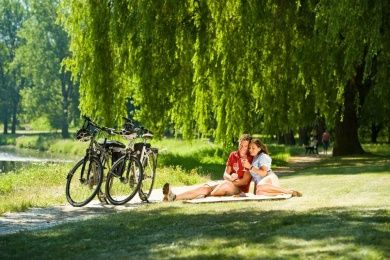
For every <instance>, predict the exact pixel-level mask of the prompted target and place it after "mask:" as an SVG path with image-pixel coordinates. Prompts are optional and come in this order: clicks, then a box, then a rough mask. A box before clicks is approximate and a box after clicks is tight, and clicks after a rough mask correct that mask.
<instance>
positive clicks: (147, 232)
mask: <svg viewBox="0 0 390 260" xmlns="http://www.w3.org/2000/svg"><path fill="white" fill-rule="evenodd" d="M381 149H382V150H383V152H384V153H385V154H386V153H388V151H390V146H387V147H382V148H381ZM206 151H207V149H206ZM193 152H195V151H193ZM164 167H165V166H164ZM176 170H177V172H173V173H172V174H173V175H176V174H181V173H183V176H187V175H188V174H187V173H186V170H183V169H178V168H176ZM194 171H195V170H194ZM194 174H195V175H197V176H202V175H201V174H199V173H198V172H195V173H194ZM31 177H32V176H31ZM280 179H281V184H282V186H284V187H287V188H295V189H297V190H300V191H302V192H303V194H304V196H303V197H301V198H292V199H289V200H281V201H263V202H242V203H238V202H237V203H220V204H200V205H191V204H185V203H181V202H174V203H156V204H151V205H145V206H143V207H140V208H137V209H134V210H131V211H129V212H123V213H117V214H110V215H107V216H103V217H99V218H95V219H91V220H86V221H80V222H77V223H70V224H64V225H61V226H57V227H54V228H51V229H47V230H42V231H31V232H23V233H19V234H13V235H4V236H2V237H1V240H0V258H4V259H7V258H32V259H38V258H39V259H41V258H64V257H65V258H83V259H84V258H86V259H94V258H101V259H103V258H114V259H116V258H135V259H142V258H152V259H156V258H158V259H160V258H181V259H182V258H190V259H202V258H207V259H210V258H213V259H214V258H216V259H229V258H238V259H254V258H257V259H258V258H264V259H276V258H278V259H280V258H282V259H284V258H292V259H318V258H320V259H328V258H341V259H389V257H390V247H389V245H390V208H389V200H388V198H389V195H390V158H389V157H386V156H382V155H381V156H375V155H366V156H360V157H337V158H332V157H328V158H327V159H325V160H324V161H322V162H321V163H320V164H318V165H316V166H314V167H309V168H305V169H304V170H300V171H298V172H295V173H293V174H287V175H284V176H280Z"/></svg>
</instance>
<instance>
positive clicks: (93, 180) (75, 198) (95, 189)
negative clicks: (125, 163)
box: [66, 117, 126, 207]
mask: <svg viewBox="0 0 390 260" xmlns="http://www.w3.org/2000/svg"><path fill="white" fill-rule="evenodd" d="M84 119H85V120H84V124H83V126H82V128H81V129H80V130H79V131H78V132H77V135H76V138H77V139H78V140H80V141H82V142H88V141H89V146H88V148H87V150H86V153H85V156H84V158H82V159H81V160H80V161H79V162H77V163H76V165H75V166H74V167H73V168H72V169H71V170H70V172H69V173H68V175H67V182H66V199H67V200H68V202H69V203H70V204H71V205H72V206H75V207H82V206H84V205H86V204H88V203H89V202H90V201H91V200H92V199H93V198H94V197H95V196H96V194H98V198H99V200H100V201H101V202H107V200H106V196H105V194H104V193H103V192H102V191H101V186H102V182H103V180H104V169H105V168H111V167H110V166H111V164H112V163H113V162H114V161H116V159H117V158H119V157H121V156H122V155H123V154H124V148H125V147H126V146H125V145H124V144H122V143H120V142H117V141H108V140H107V138H104V141H103V142H98V141H96V136H97V135H98V133H100V132H102V131H104V132H105V133H106V134H110V135H111V134H113V133H114V131H113V129H110V128H106V127H99V126H98V125H97V124H95V123H94V122H93V121H92V120H91V119H89V118H88V117H84Z"/></svg>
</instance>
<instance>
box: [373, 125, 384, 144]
mask: <svg viewBox="0 0 390 260" xmlns="http://www.w3.org/2000/svg"><path fill="white" fill-rule="evenodd" d="M381 129H382V127H381V125H380V124H379V125H377V124H375V123H372V124H371V143H374V144H376V143H377V138H378V134H379V132H380V131H381Z"/></svg>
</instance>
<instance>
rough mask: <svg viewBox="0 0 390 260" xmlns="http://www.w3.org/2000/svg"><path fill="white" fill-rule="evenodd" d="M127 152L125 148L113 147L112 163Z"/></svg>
mask: <svg viewBox="0 0 390 260" xmlns="http://www.w3.org/2000/svg"><path fill="white" fill-rule="evenodd" d="M124 154H125V151H124V149H123V148H116V147H115V148H113V149H112V156H111V160H112V164H114V163H115V162H116V161H117V160H118V159H119V158H121V157H122V156H123V155H124Z"/></svg>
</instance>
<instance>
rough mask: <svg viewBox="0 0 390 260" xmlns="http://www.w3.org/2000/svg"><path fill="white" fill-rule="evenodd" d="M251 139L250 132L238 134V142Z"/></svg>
mask: <svg viewBox="0 0 390 260" xmlns="http://www.w3.org/2000/svg"><path fill="white" fill-rule="evenodd" d="M251 140H252V137H251V135H250V134H243V135H241V136H240V140H239V141H238V143H241V142H242V141H248V142H251Z"/></svg>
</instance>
